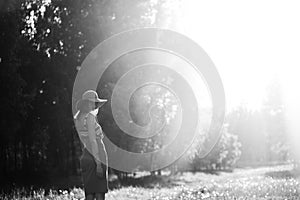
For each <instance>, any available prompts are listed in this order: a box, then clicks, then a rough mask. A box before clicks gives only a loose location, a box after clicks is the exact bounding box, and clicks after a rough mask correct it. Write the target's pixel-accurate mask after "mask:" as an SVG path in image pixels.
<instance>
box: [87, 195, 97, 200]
mask: <svg viewBox="0 0 300 200" xmlns="http://www.w3.org/2000/svg"><path fill="white" fill-rule="evenodd" d="M94 198H95V196H94V195H93V194H88V195H86V197H85V199H86V200H94Z"/></svg>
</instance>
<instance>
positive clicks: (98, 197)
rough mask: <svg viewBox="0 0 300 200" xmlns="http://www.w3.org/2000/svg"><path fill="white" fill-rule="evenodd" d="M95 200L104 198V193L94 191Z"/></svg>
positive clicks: (103, 199)
mask: <svg viewBox="0 0 300 200" xmlns="http://www.w3.org/2000/svg"><path fill="white" fill-rule="evenodd" d="M96 200H105V193H96Z"/></svg>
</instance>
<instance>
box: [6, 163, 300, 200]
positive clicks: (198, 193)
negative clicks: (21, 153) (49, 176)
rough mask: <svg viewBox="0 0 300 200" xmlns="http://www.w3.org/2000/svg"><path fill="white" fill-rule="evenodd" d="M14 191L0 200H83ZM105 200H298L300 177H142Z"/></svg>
mask: <svg viewBox="0 0 300 200" xmlns="http://www.w3.org/2000/svg"><path fill="white" fill-rule="evenodd" d="M23 193H25V191H22V189H19V190H16V191H15V192H14V194H11V195H7V194H2V195H1V196H0V198H1V199H11V198H14V199H66V200H69V199H83V198H84V195H83V191H82V189H80V188H73V189H70V190H69V191H67V190H63V191H62V190H58V191H50V193H49V194H47V195H46V194H45V191H44V190H43V189H40V190H36V191H32V193H31V195H30V196H27V197H26V196H24V195H22V194H23ZM106 199H108V200H131V199H138V200H142V199H153V200H177V199H178V200H179V199H180V200H190V199H191V200H193V199H195V200H199V199H207V200H209V199H222V200H225V199H295V200H296V199H300V177H299V174H296V173H294V172H293V170H292V166H291V165H281V166H274V167H260V168H255V169H252V168H249V169H235V170H234V171H233V172H218V173H210V174H208V173H201V172H197V173H192V172H185V173H182V174H178V175H172V176H170V175H162V176H160V177H151V176H142V177H138V178H136V177H135V178H133V177H131V178H129V179H128V180H127V181H125V182H123V183H122V184H121V185H119V186H118V185H117V184H115V188H114V189H112V190H111V191H109V193H108V194H107V195H106Z"/></svg>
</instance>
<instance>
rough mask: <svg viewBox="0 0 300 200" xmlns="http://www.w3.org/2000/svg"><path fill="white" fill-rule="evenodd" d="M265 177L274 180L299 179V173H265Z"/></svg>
mask: <svg viewBox="0 0 300 200" xmlns="http://www.w3.org/2000/svg"><path fill="white" fill-rule="evenodd" d="M265 176H266V177H271V178H274V179H282V178H285V179H288V178H297V177H300V173H299V172H298V171H295V170H284V171H273V172H267V173H265Z"/></svg>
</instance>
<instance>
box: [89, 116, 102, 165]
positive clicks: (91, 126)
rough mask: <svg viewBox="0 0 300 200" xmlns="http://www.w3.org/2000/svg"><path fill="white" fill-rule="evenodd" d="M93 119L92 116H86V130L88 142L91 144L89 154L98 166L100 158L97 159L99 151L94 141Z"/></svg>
mask: <svg viewBox="0 0 300 200" xmlns="http://www.w3.org/2000/svg"><path fill="white" fill-rule="evenodd" d="M95 122H96V121H95V117H94V116H93V115H92V114H88V117H87V128H88V134H89V140H90V144H91V148H92V149H91V151H92V152H91V153H92V154H93V156H94V158H95V161H96V163H97V164H100V163H101V161H100V158H99V149H98V144H97V141H96V133H95Z"/></svg>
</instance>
